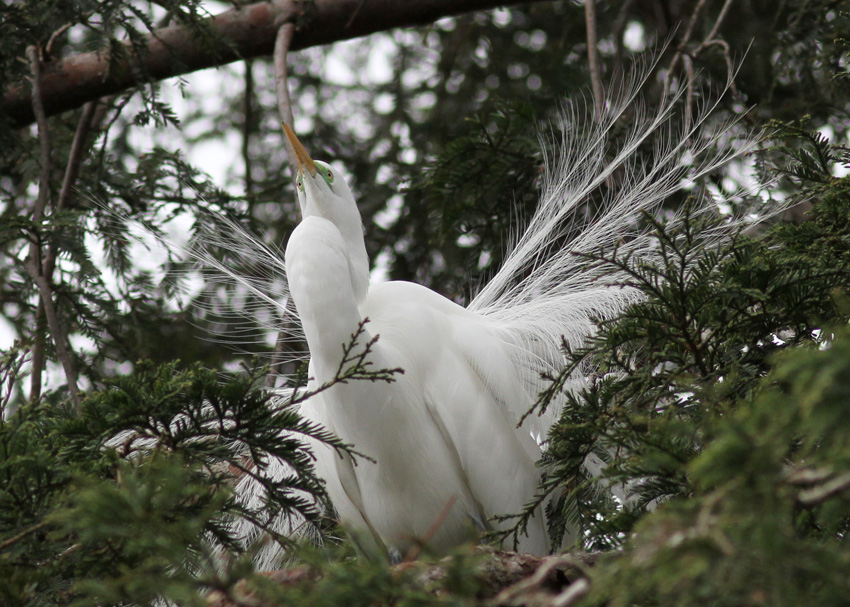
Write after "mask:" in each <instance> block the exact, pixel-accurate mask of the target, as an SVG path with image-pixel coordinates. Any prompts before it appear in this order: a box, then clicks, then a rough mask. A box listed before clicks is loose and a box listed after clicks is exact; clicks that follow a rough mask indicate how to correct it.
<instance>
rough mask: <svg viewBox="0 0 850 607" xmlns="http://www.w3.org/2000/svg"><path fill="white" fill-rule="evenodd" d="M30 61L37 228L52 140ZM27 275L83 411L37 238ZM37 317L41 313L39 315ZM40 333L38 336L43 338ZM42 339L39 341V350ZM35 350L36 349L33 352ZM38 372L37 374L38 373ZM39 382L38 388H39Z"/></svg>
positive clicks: (33, 58)
mask: <svg viewBox="0 0 850 607" xmlns="http://www.w3.org/2000/svg"><path fill="white" fill-rule="evenodd" d="M27 57H28V59H29V61H30V70H31V71H32V105H33V113H34V114H35V116H36V123H37V124H38V139H39V144H40V152H41V175H40V177H39V184H38V198H37V199H36V204H35V208H34V209H33V224H34V225H36V226H37V225H38V224H39V223H41V221H42V219H43V217H44V211H45V208H46V207H47V204H48V201H49V199H50V140H49V132H48V127H47V115H46V114H45V113H44V106H43V104H42V100H41V59H40V57H39V52H38V49H37V48H36V47H35V46H31V47H29V48H28V49H27ZM26 266H27V272H28V273H29V275H30V277H31V278H32V279H33V281H34V282H35V284H36V287H37V288H38V292H39V296H40V299H41V301H40V308H43V310H44V317H46V319H47V326H48V328H49V329H50V332H51V333H52V335H53V341H54V343H55V345H56V354H57V356H58V357H59V360H60V362H61V363H62V367H63V368H64V370H65V377H66V379H67V380H68V390H69V391H70V393H71V400H72V401H73V402H74V405H75V406H76V407H77V409H79V408H80V394H79V389H78V388H77V373H76V371H75V370H74V362H73V359H72V357H71V353H70V350H69V349H68V347H67V346H66V343H67V341H66V337H65V331H64V330H63V327H62V325H61V324H60V323H59V318H58V316H57V315H56V309H55V308H54V306H53V298H52V294H51V291H50V282H49V281H48V280H47V278H46V277H45V276H44V275H43V274H42V270H43V268H42V266H41V246H40V244H39V239H38V238H37V237H36V238H34V239H33V241H32V242H31V243H30V249H29V255H28V256H27V261H26ZM37 315H38V313H37ZM40 334H41V333H39V335H40ZM39 341H40V339H38V338H37V339H36V345H37V346H38V344H39ZM40 346H41V348H42V352H41V354H40V356H39V359H38V361H37V360H36V356H35V352H34V353H33V366H34V367H35V365H36V362H40V364H41V365H42V367H43V363H44V360H45V357H44V354H43V348H44V344H43V343H41V344H40ZM34 349H35V348H34ZM36 371H37V373H36ZM41 372H42V368H38V369H36V368H33V375H34V376H35V375H38V377H37V378H36V377H33V384H32V385H33V388H34V390H33V393H32V395H31V397H32V398H37V397H38V396H39V395H40V393H41ZM36 381H38V385H37V386H36Z"/></svg>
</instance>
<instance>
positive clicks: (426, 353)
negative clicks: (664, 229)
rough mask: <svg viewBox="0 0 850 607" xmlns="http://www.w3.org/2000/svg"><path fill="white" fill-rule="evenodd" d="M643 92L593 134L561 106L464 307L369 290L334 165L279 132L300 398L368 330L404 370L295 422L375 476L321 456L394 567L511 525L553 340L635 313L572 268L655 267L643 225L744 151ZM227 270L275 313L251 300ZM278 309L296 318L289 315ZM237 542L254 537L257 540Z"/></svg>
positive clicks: (522, 499) (360, 531) (327, 474)
mask: <svg viewBox="0 0 850 607" xmlns="http://www.w3.org/2000/svg"><path fill="white" fill-rule="evenodd" d="M642 82H643V80H642V78H640V77H639V75H638V76H636V78H635V80H634V81H633V82H632V83H631V85H630V86H628V87H626V88H625V89H624V93H623V94H622V96H620V98H619V99H617V100H612V101H610V102H609V103H608V104H606V106H605V110H604V112H603V115H601V116H599V117H598V118H597V119H595V120H592V119H590V118H589V116H588V115H587V114H586V113H584V112H581V111H579V112H576V111H572V110H570V107H569V106H567V109H566V110H565V112H564V114H563V116H562V120H563V121H564V124H565V126H564V128H563V129H562V132H563V140H562V141H561V142H560V146H559V152H558V155H557V157H556V158H546V159H545V161H546V162H545V164H546V168H545V173H544V177H543V184H542V192H541V198H540V203H539V206H538V209H537V210H536V212H535V214H534V216H533V217H532V218H531V220H530V222H529V224H528V227H527V229H526V230H525V232H524V233H523V234H522V235H520V236H519V238H518V239H517V240H516V242H515V243H514V246H513V247H512V249H511V251H510V253H509V255H508V256H507V257H506V259H505V262H504V263H503V265H502V267H501V268H500V270H499V272H498V273H497V274H496V275H495V276H494V277H493V278H492V279H491V280H490V282H489V283H488V284H487V285H486V286H485V287H484V288H483V289H482V290H481V292H480V293H479V294H478V295H477V296H476V297H475V299H474V300H473V301H472V302H471V303H470V304H469V306H467V307H466V308H464V307H461V306H459V305H457V304H456V303H454V302H452V301H449V300H448V299H446V298H444V297H442V296H440V295H438V294H437V293H434V292H433V291H431V290H429V289H427V288H425V287H422V286H420V285H416V284H412V283H406V282H388V283H382V284H371V285H370V284H369V262H368V259H367V254H366V248H365V244H364V240H363V226H362V225H361V219H360V215H359V212H358V209H357V204H356V202H355V200H354V197H353V196H352V194H351V191H350V189H349V187H348V185H347V184H346V183H345V181H344V179H343V178H342V177H341V176H340V175H339V174H337V173H336V172H335V170H334V169H333V168H332V167H331V166H330V165H328V164H326V163H324V162H319V161H314V160H312V159H311V158H310V156H309V154H308V153H307V151H306V150H305V149H304V148H303V146H302V145H301V144H300V143H299V142H298V140H297V138H296V137H295V135H294V134H293V133H292V132H291V131H289V130H287V136H288V139H289V141H290V143H291V145H292V148H293V149H294V151H295V157H296V159H297V163H298V178H297V190H298V194H297V195H298V202H299V205H300V208H301V212H302V216H303V219H302V221H301V223H300V224H299V226H298V227H297V228H296V229H295V231H294V232H293V233H292V235H291V237H290V239H289V244H288V246H287V249H286V255H285V258H286V259H285V273H286V276H287V280H288V283H289V293H290V294H291V298H292V299H293V300H294V303H295V307H296V309H297V316H298V318H299V319H300V323H301V325H302V326H303V330H304V335H305V336H306V339H307V343H308V345H309V349H310V366H309V375H310V377H311V380H310V383H311V385H312V386H313V387H315V386H317V385H321V384H322V383H324V382H326V381H328V380H330V379H331V378H332V377H333V375H334V373H335V372H336V369H337V368H338V367H339V363H340V359H341V357H342V355H343V352H342V347H341V346H342V344H345V343H347V342H349V341H350V339H351V335H352V334H353V333H355V331H356V330H357V328H358V326H359V324H360V323H361V322H362V321H364V320H365V319H368V321H369V322H368V323H367V324H366V325H365V329H364V334H363V335H362V336H361V342H362V343H365V342H366V341H367V340H369V339H370V338H371V337H372V336H379V339H378V340H377V342H376V343H375V345H374V347H373V351H372V353H371V358H370V362H371V363H372V364H373V365H374V368H376V369H377V368H396V367H400V368H402V369H403V370H404V374H403V375H400V376H398V377H397V380H396V381H395V382H393V383H384V382H367V381H352V382H348V383H345V384H337V385H334V386H333V387H331V388H330V389H328V390H326V391H323V392H322V393H321V394H319V395H317V396H314V397H313V398H311V399H310V400H309V401H308V402H307V403H305V404H304V405H303V406H302V412H303V413H304V414H305V415H306V416H308V417H310V418H311V419H314V420H316V421H319V422H321V423H322V424H324V425H325V426H327V427H328V428H329V429H330V430H332V431H333V432H335V433H336V434H337V435H339V436H340V437H341V438H342V439H343V440H345V441H346V442H349V443H352V444H353V445H354V446H355V448H356V449H358V450H359V451H360V452H362V453H364V454H365V455H368V456H370V457H371V458H373V459H374V463H371V462H366V461H364V462H361V463H359V465H357V466H355V465H354V464H353V462H352V461H351V460H350V459H349V458H346V457H340V456H338V455H337V454H336V453H335V452H332V451H331V450H329V449H326V448H323V447H322V446H317V447H316V451H317V454H316V455H317V458H318V463H317V469H318V471H319V473H320V475H321V476H323V477H324V478H325V480H326V481H327V484H328V492H329V494H330V497H331V499H332V501H333V504H334V506H335V508H336V510H337V511H338V513H339V515H340V519H341V521H342V522H343V524H344V525H345V526H347V527H348V528H350V529H352V530H354V531H355V532H356V533H355V535H356V536H357V537H360V538H367V539H366V541H369V542H373V543H374V544H376V545H378V546H381V547H383V548H385V549H386V550H388V551H390V552H394V553H403V552H404V551H405V550H406V549H407V548H408V547H410V546H411V545H413V544H414V543H415V542H416V541H417V540H420V539H423V538H424V536H425V535H426V532H427V531H428V530H429V529H431V527H432V526H433V525H434V524H435V523H439V526H438V527H437V529H436V532H435V533H434V535H433V537H430V538H429V545H430V546H431V547H432V548H434V549H436V550H442V549H446V548H448V547H450V546H452V545H454V544H456V543H458V542H460V541H463V540H464V539H465V538H467V537H468V533H467V530H468V529H470V528H478V529H489V528H492V527H493V526H494V525H495V526H496V527H498V524H496V523H493V521H492V519H491V517H493V516H494V515H500V514H510V513H517V512H519V511H521V510H522V507H523V506H524V505H525V504H526V503H527V502H528V501H529V500H530V499H531V498H532V496H533V495H534V493H535V490H536V488H537V483H538V479H539V474H538V471H537V469H536V467H535V461H536V460H537V459H538V457H539V455H540V447H539V445H538V442H537V441H536V440H535V438H534V437H538V438H539V437H545V434H546V431H547V429H548V427H549V426H550V424H551V423H552V421H553V420H554V419H555V417H556V416H557V413H558V411H557V407H552V408H551V409H550V411H549V412H548V414H547V415H546V416H541V417H530V418H528V419H527V420H526V422H525V423H524V424H523V426H522V427H521V428H517V427H516V424H517V421H518V420H519V419H520V417H521V416H522V415H523V414H524V413H525V412H526V411H527V410H528V409H529V408H530V407H531V406H532V405H533V403H534V402H535V399H536V397H537V395H538V393H539V392H540V391H541V390H542V389H543V388H545V387H546V382H545V380H543V379H542V377H541V372H549V373H556V372H557V371H558V370H559V369H560V366H561V364H562V362H563V359H562V353H561V344H562V342H563V340H565V341H566V342H567V343H568V344H570V345H571V346H577V345H579V344H581V343H582V341H583V340H585V339H586V338H587V336H588V335H590V334H591V331H592V327H593V321H592V319H593V318H610V317H611V316H613V315H615V314H616V313H617V312H618V311H620V310H622V309H623V307H624V306H626V305H628V304H629V303H630V302H633V301H635V300H636V298H637V297H638V294H637V293H636V292H635V291H634V290H631V289H629V288H624V287H621V286H620V283H622V278H623V277H622V276H621V275H617V274H616V273H611V272H610V271H609V270H607V269H606V270H603V269H600V268H598V267H587V266H586V265H584V264H582V263H581V260H580V259H579V258H577V257H576V256H575V255H572V254H571V253H590V252H598V251H599V250H600V248H609V247H611V246H614V245H615V243H617V244H618V245H619V246H620V247H621V249H623V250H624V251H625V250H627V251H628V252H630V253H631V254H634V255H645V256H651V255H652V254H653V253H652V249H653V246H652V238H651V237H650V236H649V235H647V234H642V233H640V231H639V230H638V229H636V226H637V225H638V221H637V220H638V218H639V216H640V213H642V212H644V211H650V212H651V211H653V210H656V209H657V208H658V207H659V206H660V205H661V204H662V203H663V202H664V200H666V199H668V198H669V196H670V194H671V193H673V192H674V191H676V190H678V189H681V188H682V187H687V186H688V185H689V184H691V183H693V181H692V179H696V178H698V177H700V176H701V175H704V174H705V173H707V172H709V171H712V170H714V169H716V168H717V167H719V166H721V165H722V164H723V163H725V162H727V161H728V160H729V159H730V158H733V157H735V156H737V155H740V154H742V153H745V152H746V151H747V150H748V147H747V146H746V145H744V146H738V147H736V148H733V147H732V146H728V145H727V146H725V148H724V151H722V152H717V153H714V152H713V150H714V149H716V147H719V146H715V144H716V143H717V141H718V138H719V137H722V136H725V135H726V134H727V132H728V131H727V129H724V128H719V129H715V130H714V131H711V132H704V131H705V130H707V129H702V128H701V126H702V124H703V122H704V120H705V117H706V116H707V115H708V114H709V112H710V110H711V109H712V108H710V107H706V108H703V112H701V113H700V115H699V116H698V117H697V119H695V120H693V121H692V122H691V123H690V125H689V126H687V127H685V128H684V129H683V128H675V127H671V117H672V116H673V109H674V105H675V102H676V100H677V98H676V96H675V95H674V96H673V97H672V98H668V99H666V100H664V101H663V103H662V104H661V106H660V108H659V109H658V110H657V111H656V112H655V113H652V114H648V113H646V112H645V111H644V110H643V109H642V107H641V106H640V104H639V103H637V102H636V101H635V98H636V96H637V91H638V90H639V88H640V86H641V84H642ZM681 89H682V90H684V87H681ZM626 108H631V114H632V118H633V123H634V125H635V126H634V127H633V128H632V129H631V130H630V131H629V132H628V133H627V134H626V136H625V137H624V138H623V139H621V143H620V145H619V146H618V147H616V148H614V149H613V150H612V149H611V146H610V144H609V133H610V131H611V130H612V128H613V127H614V125H615V123H616V122H617V121H618V120H619V118H620V117H621V115H622V114H623V112H624V111H625V109H626ZM650 140H652V141H653V142H654V147H653V158H652V161H651V162H649V163H638V162H637V161H636V160H635V158H636V151H637V149H638V148H639V147H641V146H644V145H645V144H646V143H647V142H648V141H650ZM600 188H602V190H603V191H605V192H606V193H605V196H604V201H603V203H602V206H601V209H600V211H599V212H598V213H597V214H596V215H594V216H591V217H584V218H583V219H579V220H577V219H575V217H574V216H575V213H574V211H575V210H576V209H577V208H578V207H579V206H580V205H582V204H584V203H585V201H587V200H588V198H589V196H590V195H591V194H592V193H593V192H594V191H597V190H599V189H600ZM710 206H711V205H706V208H709V207H710ZM718 237H719V238H722V237H723V235H722V234H721V235H718ZM224 244H225V245H227V246H228V247H229V248H231V250H233V251H234V252H235V253H236V254H238V255H241V256H242V257H244V258H246V259H248V260H250V261H252V262H254V263H256V262H258V261H262V262H263V263H266V264H267V265H268V266H269V267H274V268H278V269H279V268H280V266H281V261H280V259H279V258H277V257H276V256H275V255H274V254H273V253H272V252H271V251H269V250H268V249H267V248H265V247H264V246H263V245H262V244H261V243H260V242H259V241H258V240H257V239H255V238H253V237H252V236H250V235H248V234H246V233H244V232H241V231H235V232H234V233H233V234H231V235H229V236H226V237H225V241H224ZM206 259H209V260H210V261H213V260H214V257H213V256H208V257H207V258H206ZM213 263H215V264H216V265H219V264H218V262H215V261H213ZM219 269H220V270H221V271H222V272H223V273H224V274H226V275H227V276H228V277H229V278H230V279H232V280H235V281H238V282H240V283H241V284H243V285H244V286H245V287H247V288H249V289H251V290H252V291H254V292H255V293H256V294H257V295H258V296H260V297H264V298H266V300H267V301H270V299H269V296H268V295H267V294H265V293H264V292H263V289H262V288H261V287H259V286H258V285H257V284H256V283H254V282H251V281H246V279H244V278H242V277H240V276H238V274H236V273H234V272H233V271H232V270H229V269H228V268H227V267H223V266H220V265H219ZM277 303H278V305H280V307H281V309H282V310H283V311H284V313H285V314H287V313H288V314H291V308H289V301H287V302H284V303H281V302H277ZM577 381H580V378H577ZM597 461H598V460H597ZM273 465H274V464H273ZM592 466H593V463H592V462H589V464H588V467H589V468H590V467H592ZM276 470H277V472H275V473H277V474H285V472H286V471H285V467H280V466H278V468H277V469H276ZM252 483H253V481H252V480H251V479H245V481H243V483H242V484H241V485H240V487H239V488H238V489H237V490H238V491H240V492H242V494H243V495H244V496H245V499H246V500H248V501H254V503H255V504H256V500H260V499H262V495H261V494H260V492H258V490H257V487H256V486H255V485H253V484H252ZM450 504H453V505H451V507H450V508H448V510H447V512H446V507H447V505H450ZM292 524H293V523H292V521H281V522H280V524H279V530H280V531H281V532H283V533H286V532H287V529H291V525H292ZM241 532H242V533H244V535H245V536H246V537H248V538H249V539H250V537H256V530H253V531H252V530H250V529H247V528H243V529H241ZM519 539H520V545H519V548H520V550H524V551H528V552H534V553H538V554H540V553H545V552H547V551H548V550H549V549H550V548H552V547H551V546H549V545H548V542H547V536H546V532H545V525H544V521H543V517H542V515H538V516H537V517H536V518H535V519H534V520H532V522H531V524H530V526H529V528H528V533H527V535H525V536H523V537H521V538H519ZM274 558H275V555H274V550H272V549H269V550H266V551H265V552H264V556H263V560H262V562H261V564H260V566H261V567H269V566H272V565H273V561H274Z"/></svg>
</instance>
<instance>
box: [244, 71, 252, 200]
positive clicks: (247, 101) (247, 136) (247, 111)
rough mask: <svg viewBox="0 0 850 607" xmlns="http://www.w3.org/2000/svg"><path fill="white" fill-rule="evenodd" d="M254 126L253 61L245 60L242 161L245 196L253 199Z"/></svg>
mask: <svg viewBox="0 0 850 607" xmlns="http://www.w3.org/2000/svg"><path fill="white" fill-rule="evenodd" d="M253 128H254V62H253V61H252V60H250V59H248V60H246V61H245V93H244V95H243V96H242V162H243V163H244V164H245V198H246V199H247V200H248V201H249V202H253V200H254V175H253V173H252V171H251V131H252V130H253Z"/></svg>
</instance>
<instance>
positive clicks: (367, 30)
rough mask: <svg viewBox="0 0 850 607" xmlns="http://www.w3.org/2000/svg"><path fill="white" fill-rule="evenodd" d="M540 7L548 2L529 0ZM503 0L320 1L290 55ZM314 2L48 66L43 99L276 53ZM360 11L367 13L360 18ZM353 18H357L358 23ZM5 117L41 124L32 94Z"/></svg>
mask: <svg viewBox="0 0 850 607" xmlns="http://www.w3.org/2000/svg"><path fill="white" fill-rule="evenodd" d="M526 1H527V2H540V1H541V0H526ZM504 4H505V3H504V1H503V0H408V1H407V2H398V0H370V1H369V2H366V3H362V6H361V2H360V0H316V2H314V3H312V4H311V5H310V6H311V10H310V14H309V18H307V19H306V20H305V21H306V22H305V23H303V24H300V23H299V27H298V29H297V30H296V31H295V33H294V35H293V39H292V44H291V45H290V48H289V50H290V51H293V50H300V49H303V48H308V47H311V46H319V45H324V44H329V43H331V42H336V41H338V40H347V39H350V38H357V37H359V36H366V35H368V34H373V33H375V32H380V31H384V30H388V29H392V28H395V27H410V26H416V25H426V24H429V23H432V22H433V21H436V20H437V19H440V18H442V17H449V16H452V15H458V14H460V13H465V12H469V11H475V10H486V9H490V8H495V7H498V6H503V5H504ZM305 5H306V3H303V2H297V1H295V0H279V1H276V2H258V3H256V4H249V5H247V6H238V7H236V8H233V9H231V10H229V11H225V12H223V13H221V14H219V15H216V16H215V17H211V18H210V19H208V20H206V22H205V24H204V25H205V29H206V30H207V31H208V32H209V33H210V34H211V39H213V40H215V44H214V46H213V47H212V48H211V47H210V44H206V43H205V44H201V43H199V41H198V40H197V38H196V36H195V35H194V34H193V33H192V30H191V29H190V28H188V27H186V26H183V25H180V24H174V25H170V26H168V27H164V28H160V29H157V30H156V31H154V32H152V33H151V34H149V35H148V36H146V37H145V39H144V41H143V42H141V43H139V44H137V45H135V46H134V45H131V44H130V43H128V42H124V43H120V46H121V47H122V48H121V49H120V51H118V52H110V51H109V50H108V49H102V50H100V51H95V52H91V53H78V54H76V55H71V56H69V57H67V58H65V59H62V60H59V61H55V62H51V63H49V64H47V65H46V66H45V68H46V69H45V70H44V74H43V78H42V90H41V92H42V100H43V104H44V110H45V113H46V115H47V116H52V115H54V114H59V113H61V112H64V111H66V110H70V109H74V108H77V107H80V106H81V105H83V104H84V103H86V102H87V101H92V100H94V99H98V98H100V97H104V96H106V95H112V94H115V93H118V92H121V91H123V90H125V89H128V88H131V87H133V86H136V85H137V84H139V82H138V80H137V78H138V74H139V73H141V74H144V77H145V78H146V82H150V81H156V80H163V79H165V78H170V77H172V76H179V75H180V74H188V73H190V72H194V71H197V70H201V69H205V68H208V67H214V66H219V65H225V64H227V63H231V62H233V61H241V60H245V59H250V58H252V57H259V56H268V55H270V54H271V53H272V51H273V49H274V45H275V40H276V38H277V35H278V30H279V27H280V24H281V23H282V22H285V21H291V20H292V19H293V15H300V14H301V11H302V10H304V8H305ZM358 11H359V12H358ZM352 15H355V18H354V19H353V20H352ZM0 112H2V113H4V114H6V115H7V116H9V117H10V118H11V119H12V121H13V122H14V123H16V124H18V125H19V126H25V125H27V124H30V123H32V122H33V120H34V119H35V114H34V113H33V109H32V96H31V92H30V90H29V87H27V86H25V85H24V84H19V85H15V86H12V87H10V88H8V89H6V90H5V91H4V92H3V99H2V101H0Z"/></svg>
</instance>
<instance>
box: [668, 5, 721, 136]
mask: <svg viewBox="0 0 850 607" xmlns="http://www.w3.org/2000/svg"><path fill="white" fill-rule="evenodd" d="M732 1H733V0H725V2H724V3H723V6H722V7H721V8H720V13H719V14H718V15H717V19H716V20H715V21H714V26H713V27H712V28H711V31H710V32H709V33H708V35H707V36H706V37H705V39H704V40H703V41H702V42H701V43H700V44H699V45H698V46H697V47H696V48H695V49H694V50H692V51H687V50H686V47H687V45H688V43H689V42H690V41H691V36H693V33H694V27H695V26H696V23H697V18H698V17H699V14H700V12H701V11H702V9H703V6H705V3H706V0H699V2H698V3H697V5H696V7H695V8H694V12H693V13H692V14H691V18H690V20H689V21H688V26H687V28H686V29H685V34H684V36H682V41H681V42H680V43H679V45H678V47H676V52H675V53H674V55H673V59H671V60H670V68H669V71H668V73H669V75H668V77H667V81H666V82H665V83H664V90H665V93H666V92H667V91H668V90H669V87H670V83H671V81H672V77H673V73H674V72H675V70H676V68H677V67H678V65H679V62H680V61H682V62H684V64H685V72H686V74H687V78H688V82H687V85H686V86H687V87H688V90H687V100H686V101H687V102H686V107H685V129H686V130H687V129H689V128H690V125H691V116H692V114H693V110H692V106H693V102H694V90H693V89H694V79H695V77H696V72H695V70H694V66H693V61H694V60H695V59H696V58H697V57H699V55H700V54H701V53H702V51H704V50H705V49H707V48H708V47H710V46H719V47H720V48H721V49H722V50H723V56H724V58H725V60H726V70H727V78H728V79H729V83H730V84H729V88H730V89H731V90H732V92H733V93H735V94H737V90H736V89H735V83H734V82H733V80H732V77H733V75H734V67H733V65H732V57H731V55H730V52H729V45H728V44H727V43H726V42H725V41H724V40H721V39H719V38H715V36H717V32H718V31H719V30H720V26H721V25H722V23H723V20H724V19H725V18H726V13H727V12H729V7H730V6H731V5H732Z"/></svg>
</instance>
